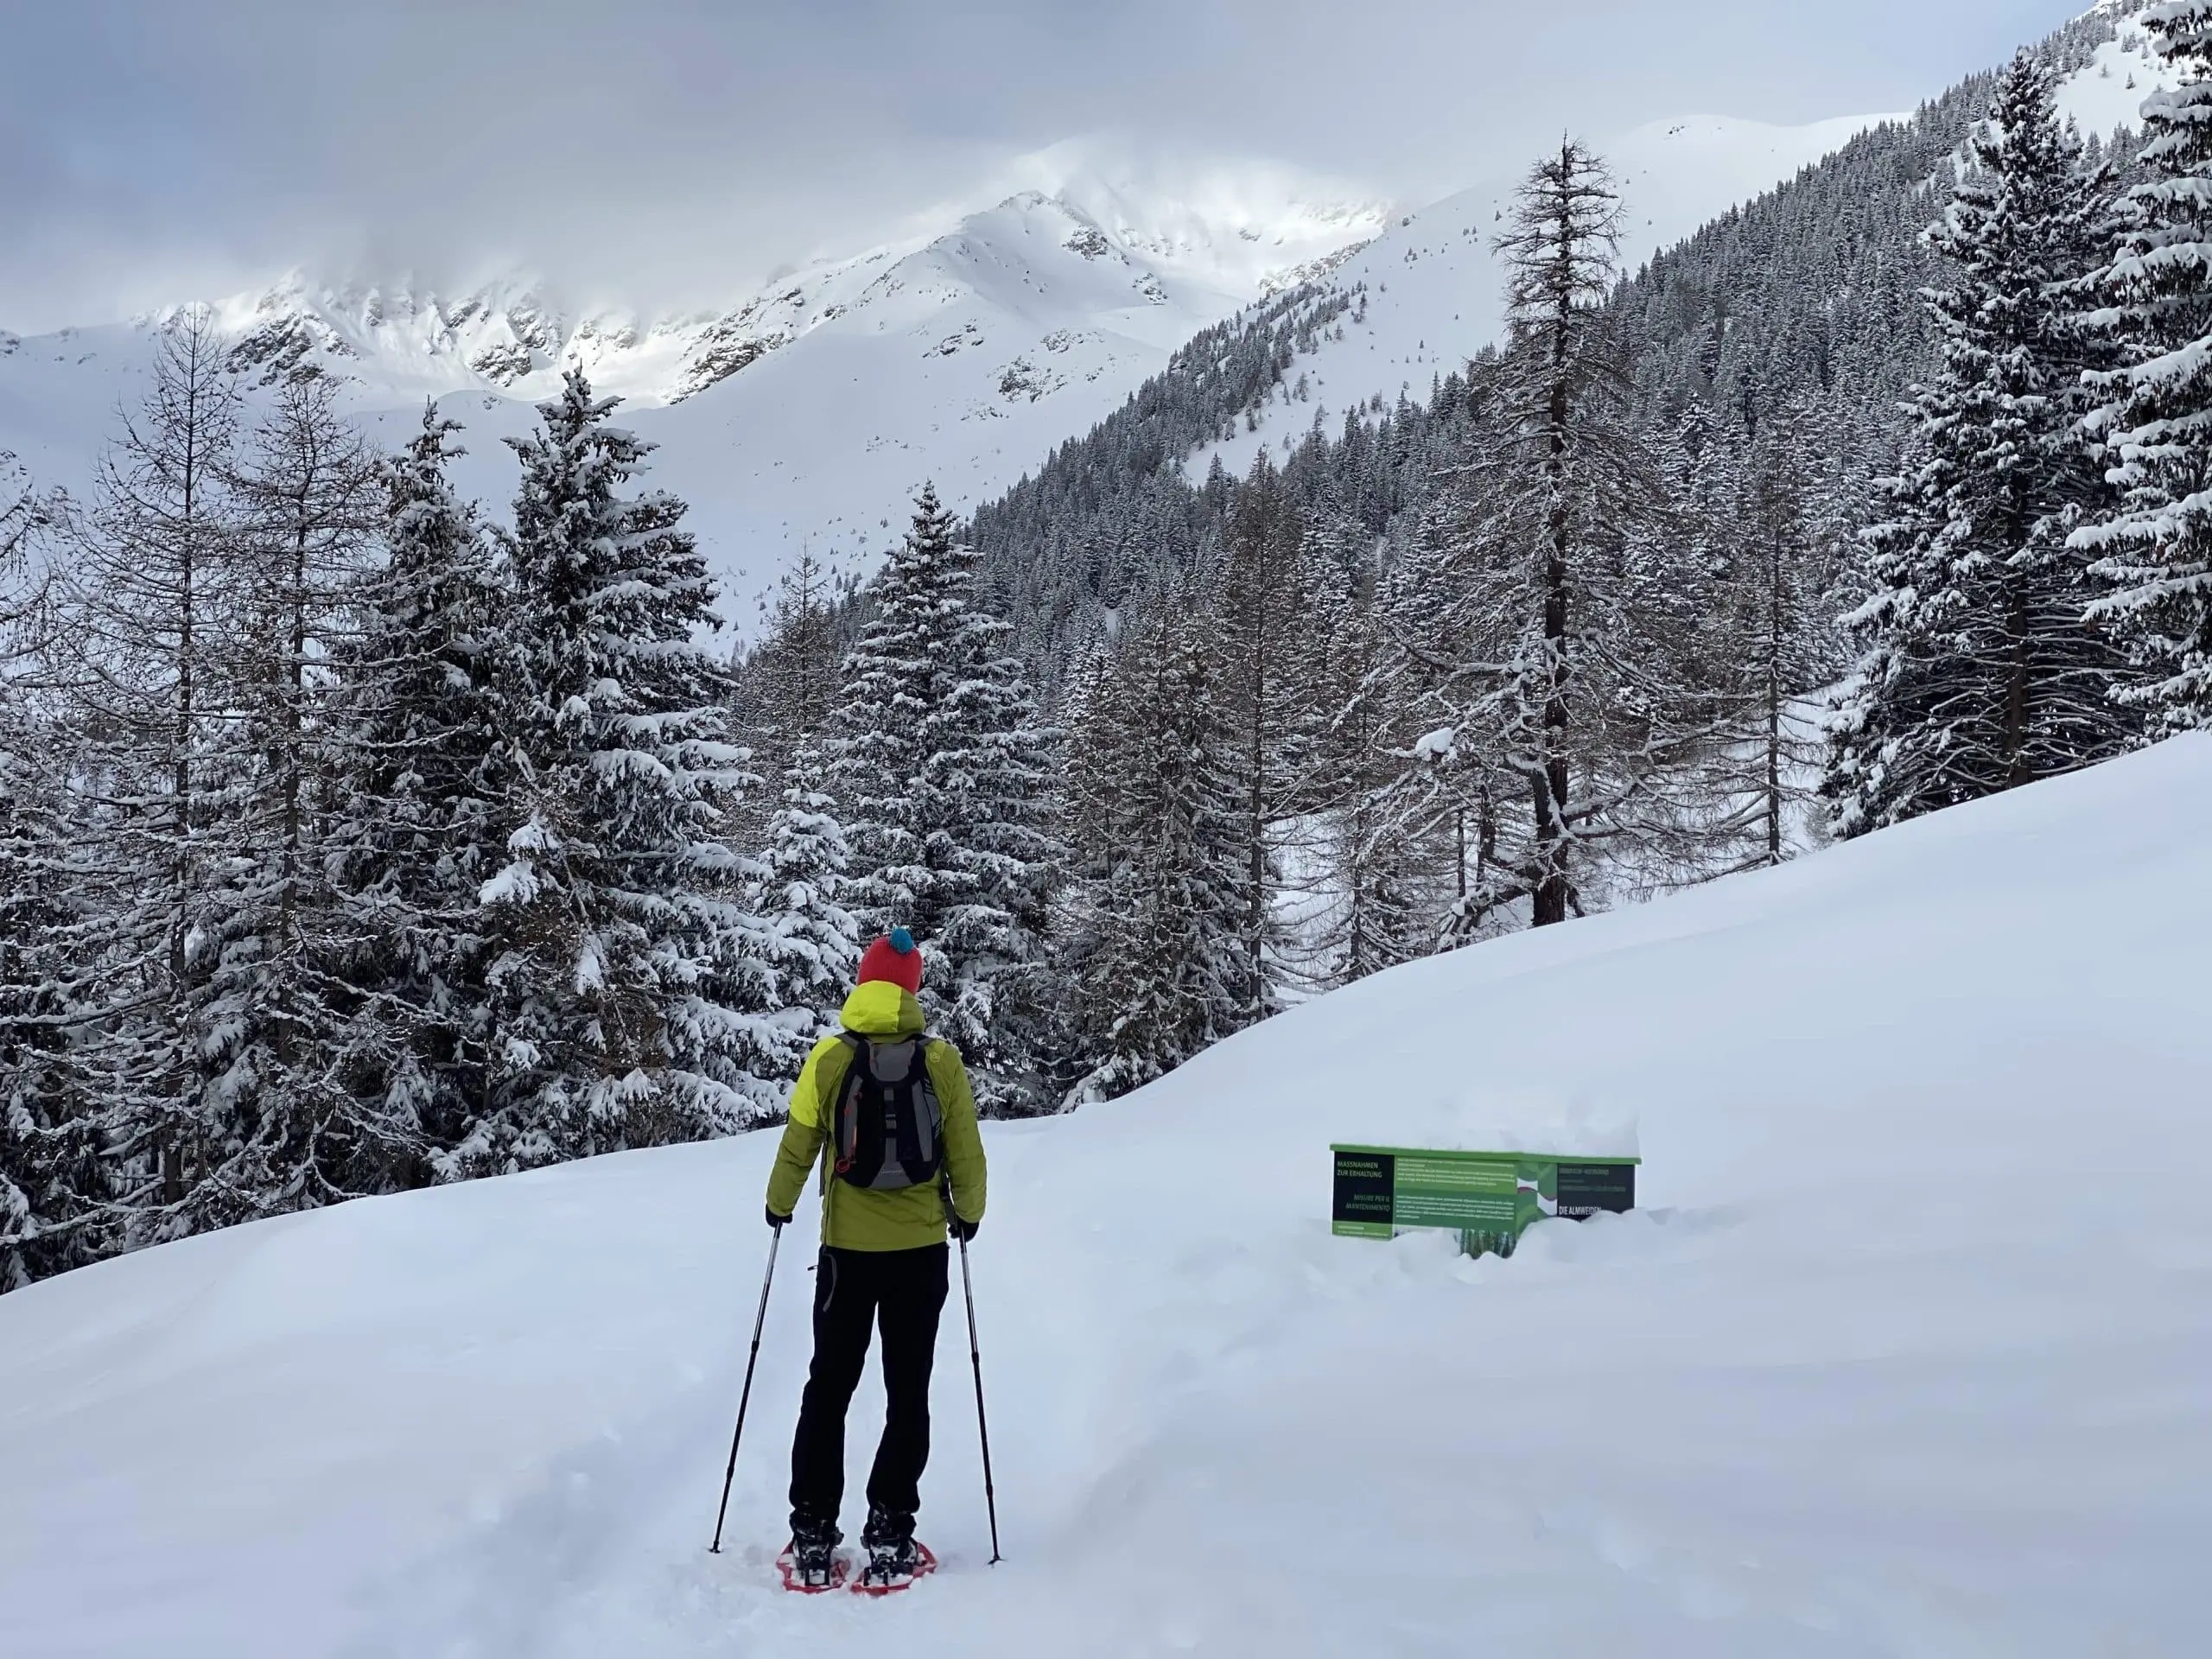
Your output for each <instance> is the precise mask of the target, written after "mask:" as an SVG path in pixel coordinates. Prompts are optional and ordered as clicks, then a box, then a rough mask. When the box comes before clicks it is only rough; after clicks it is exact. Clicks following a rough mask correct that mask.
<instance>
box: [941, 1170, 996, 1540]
mask: <svg viewBox="0 0 2212 1659" xmlns="http://www.w3.org/2000/svg"><path fill="white" fill-rule="evenodd" d="M944 1207H945V1209H946V1210H947V1211H952V1196H951V1194H950V1193H949V1192H948V1193H947V1194H946V1195H945V1201H944ZM954 1213H956V1215H957V1212H954ZM953 1231H954V1232H955V1233H956V1234H957V1236H958V1237H959V1239H960V1289H961V1293H962V1294H963V1295H964V1296H965V1297H966V1298H967V1300H968V1363H969V1364H970V1365H972V1366H974V1367H975V1370H976V1434H977V1435H978V1436H979V1437H980V1438H981V1439H982V1443H983V1507H984V1509H985V1510H988V1512H989V1514H990V1517H991V1565H992V1566H993V1567H996V1566H997V1565H998V1564H999V1497H998V1493H997V1491H995V1490H994V1489H993V1487H992V1485H991V1426H990V1424H989V1423H988V1422H987V1421H985V1420H984V1417H983V1356H982V1351H980V1350H979V1349H978V1348H977V1347H976V1281H974V1280H973V1279H972V1278H970V1277H969V1274H968V1235H967V1234H965V1233H963V1232H961V1231H960V1230H959V1229H958V1228H957V1226H956V1227H955V1228H954V1229H953Z"/></svg>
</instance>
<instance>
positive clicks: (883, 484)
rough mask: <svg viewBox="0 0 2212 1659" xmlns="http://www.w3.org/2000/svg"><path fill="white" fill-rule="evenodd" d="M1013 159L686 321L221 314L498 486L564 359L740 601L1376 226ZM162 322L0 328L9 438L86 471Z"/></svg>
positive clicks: (957, 491) (47, 463)
mask: <svg viewBox="0 0 2212 1659" xmlns="http://www.w3.org/2000/svg"><path fill="white" fill-rule="evenodd" d="M1010 171H1011V175H1012V178H1013V181H1015V182H1019V183H1021V184H1023V185H1024V186H1025V187H1026V188H1021V189H1020V190H1018V191H1016V192H1015V193H1014V194H1012V195H1009V196H1007V197H1006V198H1005V199H1003V200H1000V201H999V202H998V203H997V204H996V205H995V206H994V207H988V208H986V209H984V210H983V211H981V212H976V213H967V214H965V215H950V216H945V219H944V223H943V224H942V225H940V226H933V227H932V228H931V230H929V231H927V232H923V233H919V234H916V235H912V236H909V237H907V238H904V239H903V240H896V241H893V242H888V243H886V244H884V245H880V246H877V247H875V248H873V249H870V250H868V251H864V252H862V253H861V254H858V255H855V256H854V257H848V258H842V259H838V260H834V261H829V262H826V263H823V264H816V265H813V266H810V267H809V268H807V269H805V270H800V271H798V272H795V273H792V274H791V275H789V276H787V277H782V278H779V280H778V281H776V282H774V283H770V284H769V285H768V286H767V287H766V289H763V290H762V291H761V292H760V293H758V294H755V295H753V296H748V297H747V298H745V299H743V300H742V301H741V302H736V303H734V304H733V305H731V306H730V307H728V308H725V309H722V310H720V311H715V312H709V313H707V314H703V315H692V316H672V317H658V318H656V317H650V316H641V315H632V314H631V313H628V312H625V311H622V310H620V309H606V308H597V309H594V308H585V307H579V306H575V305H573V304H570V303H568V302H564V301H563V299H562V298H561V297H560V296H558V294H557V291H556V289H554V288H553V287H552V286H550V285H549V284H547V283H542V282H538V281H536V280H531V279H523V278H516V279H511V280H506V281H502V282H497V283H490V284H487V285H485V286H482V287H480V288H477V289H472V290H469V291H467V293H465V294H463V295H461V296H458V297H454V296H447V295H441V294H440V293H438V292H436V291H435V290H433V289H428V288H424V287H421V286H418V285H416V284H413V283H406V282H402V283H391V284H385V285H366V284H350V285H349V284H334V285H333V284H322V283H316V282H315V281H314V280H312V279H311V278H309V277H307V276H305V275H302V274H300V273H295V274H293V275H292V276H290V277H286V278H285V279H284V280H283V281H282V282H280V283H277V284H276V285H275V286H273V287H271V288H270V289H268V290H266V291H264V292H262V293H258V294H253V295H247V296H238V298H235V299H233V300H231V301H227V302H223V303H222V304H221V305H219V306H218V307H217V313H218V316H219V320H220V321H221V323H222V326H223V327H224V330H225V332H226V334H227V335H228V336H229V337H230V338H231V339H232V340H233V341H234V347H233V350H234V355H235V359H236V360H237V361H238V363H239V365H241V366H242V367H244V368H245V369H246V370H247V371H248V372H250V373H251V374H252V375H253V376H255V377H257V378H267V377H270V376H272V375H276V374H279V373H283V372H291V371H295V370H296V369H298V368H301V367H303V366H308V367H314V368H316V369H319V370H321V372H327V373H331V374H335V375H337V376H339V377H340V378H342V379H343V380H344V382H345V383H346V386H347V389H348V392H349V397H350V401H351V403H352V405H353V409H354V410H355V411H356V412H357V413H358V414H359V415H361V416H363V417H364V418H365V420H366V421H367V422H368V423H370V424H371V425H372V427H374V428H375V429H377V430H378V433H379V434H380V435H382V436H383V437H385V439H386V440H387V441H390V442H397V440H398V439H400V438H401V437H402V435H404V433H405V432H407V431H409V430H411V429H412V428H413V427H414V425H415V424H416V422H417V421H418V420H419V418H420V412H421V407H422V400H423V398H424V397H438V398H440V399H441V400H445V401H449V402H450V404H451V407H450V408H449V410H448V412H449V413H451V414H452V415H453V416H454V417H455V418H457V419H460V420H461V421H463V422H464V423H466V424H467V426H468V427H469V429H470V430H471V434H472V436H471V439H470V447H471V449H472V451H473V454H474V461H473V464H472V465H470V466H468V467H465V468H464V471H463V481H464V483H465V484H466V485H467V486H469V487H470V488H472V489H473V490H474V491H475V492H476V493H480V495H481V496H483V497H484V498H485V499H488V500H491V501H494V502H499V503H504V501H505V498H506V496H507V495H508V493H510V492H511V490H512V482H513V469H512V464H511V463H510V462H509V461H508V458H507V456H506V454H505V451H504V448H503V447H502V446H501V445H500V443H499V439H500V438H501V437H505V436H509V435H514V434H516V433H518V432H520V431H522V430H524V429H526V428H527V427H528V426H529V424H530V423H531V420H532V418H533V417H532V414H531V404H532V402H533V401H534V400H536V399H537V398H541V397H545V396H547V395H549V394H550V392H551V391H553V390H555V389H556V387H557V385H558V384H559V380H560V375H561V372H562V370H563V365H566V364H568V363H570V362H576V363H581V364H582V365H583V366H584V367H585V368H586V369H587V370H588V372H590V373H591V375H592V377H593V380H594V385H595V387H597V388H598V389H599V390H600V391H603V392H609V393H613V394H616V395H620V396H622V397H626V399H628V400H629V402H630V404H631V409H630V411H629V418H630V419H631V420H632V423H633V424H635V425H636V426H637V427H638V428H639V429H641V430H642V431H643V432H645V435H648V436H651V437H652V438H653V439H655V440H656V441H658V442H663V443H664V445H665V446H666V451H667V453H666V454H665V455H664V457H663V460H662V462H661V467H662V473H661V477H660V479H659V480H658V481H660V482H662V483H663V484H664V485H666V486H668V487H671V488H672V489H674V490H676V491H677V493H680V494H682V495H684V496H685V497H686V498H687V499H691V500H693V501H694V502H695V504H696V507H697V509H698V512H697V518H696V524H697V527H698V529H699V531H700V533H701V536H702V539H703V540H704V541H705V542H706V543H707V544H708V547H709V553H710V556H716V557H717V558H718V561H719V563H720V566H721V569H722V571H723V574H724V575H726V576H727V577H728V578H729V579H730V580H731V582H733V584H734V586H735V587H736V588H738V589H739V591H740V592H741V593H742V592H747V591H750V589H751V588H753V587H756V586H759V585H760V584H761V583H762V582H766V581H767V580H769V579H770V578H772V575H774V573H775V571H776V569H778V568H779V565H780V562H781V560H782V559H783V557H784V556H785V555H786V553H788V552H790V551H792V550H794V549H795V544H796V543H797V542H798V541H799V540H802V539H811V540H813V541H814V542H815V543H816V544H817V550H818V551H821V552H823V553H825V554H828V555H830V556H836V555H837V554H840V553H858V552H859V551H861V550H863V549H867V550H873V549H874V547H876V546H878V545H880V543H881V541H882V539H883V537H882V530H883V528H884V525H883V521H884V520H885V519H887V518H888V519H891V520H892V521H893V522H896V521H898V520H899V519H900V518H902V517H903V513H904V508H905V504H906V501H907V499H909V498H910V497H911V495H912V493H913V491H914V490H915V489H916V488H917V487H918V486H919V485H920V483H921V481H922V480H924V479H925V478H926V477H930V476H933V475H934V476H936V477H938V479H939V480H941V481H942V482H943V484H944V486H945V487H946V489H947V491H948V493H950V494H952V495H954V496H955V498H956V499H966V498H967V497H969V496H970V495H972V494H973V493H976V491H979V490H984V489H992V488H998V487H1002V486H1003V485H1004V484H1006V483H1008V482H1011V481H1012V480H1013V479H1014V477H1016V476H1018V474H1019V472H1020V468H1021V467H1023V466H1024V465H1025V464H1027V463H1028V462H1030V461H1033V459H1034V458H1035V457H1037V456H1039V455H1041V454H1044V453H1046V451H1047V450H1049V449H1050V448H1051V447H1052V445H1053V444H1054V443H1057V442H1059V441H1060V440H1061V439H1062V438H1064V437H1065V436H1067V435H1069V434H1071V433H1073V432H1077V431H1081V430H1084V429H1086V428H1087V427H1089V426H1090V425H1092V424H1093V423H1096V421H1097V420H1099V419H1100V418H1101V417H1102V416H1104V415H1105V414H1106V413H1107V412H1108V411H1109V410H1111V409H1112V408H1113V407H1114V406H1115V404H1117V403H1119V402H1120V401H1121V400H1122V398H1123V397H1126V396H1127V395H1128V392H1129V391H1130V390H1131V389H1132V388H1133V387H1135V385H1138V384H1140V383H1141V382H1142V381H1143V380H1144V379H1145V378H1147V377H1148V376H1150V375H1152V374H1154V373H1155V372H1158V371H1159V370H1160V368H1161V367H1162V366H1164V365H1165V364H1166V361H1167V359H1168V355H1169V353H1171V352H1172V351H1173V349H1174V347H1175V346H1178V345H1179V344H1180V343H1182V342H1183V341H1184V340H1187V339H1189V338H1190V337H1191V336H1192V334H1195V333H1197V332H1198V330H1199V329H1201V328H1203V327H1205V326H1206V325H1208V324H1209V323H1211V322H1213V321H1217V320H1218V319H1219V318H1221V317H1223V316H1225V315H1229V314H1230V313H1231V312H1233V311H1235V310H1236V308H1238V307H1239V306H1240V305H1243V304H1244V303H1245V302H1248V301H1249V300H1252V299H1254V298H1255V297H1257V296H1261V295H1263V294H1265V293H1268V292H1270V291H1273V290H1274V289H1276V288H1279V287H1281V286H1283V285H1286V284H1289V283H1295V282H1298V281H1301V280H1304V279H1306V278H1308V277H1312V276H1313V275H1314V274H1316V273H1317V272H1318V271H1319V270H1324V269H1325V268H1326V267H1327V266H1328V265H1329V264H1331V263H1332V262H1333V261H1334V260H1336V259H1337V258H1338V257H1341V256H1342V255H1343V254H1344V251H1346V250H1347V249H1348V248H1350V247H1351V246H1354V245H1357V243H1358V242H1360V241H1362V240H1363V239H1364V238H1368V237H1370V236H1372V235H1373V234H1374V233H1375V232H1376V231H1377V230H1378V229H1380V228H1381V226H1383V224H1384V223H1385V222H1386V220H1387V218H1388V208H1387V207H1386V206H1384V205H1381V204H1378V203H1376V202H1374V201H1371V200H1362V199H1361V198H1360V197H1359V195H1358V194H1357V192H1354V191H1351V190H1349V189H1347V188H1344V187H1341V186H1338V185H1336V184H1333V183H1332V182H1330V181H1324V180H1318V179H1314V178H1312V177H1309V176H1304V175H1297V174H1294V173H1292V172H1290V171H1288V170H1287V169H1284V168H1279V167H1275V166H1273V165H1269V164H1265V163H1246V162H1238V163H1206V164H1195V163H1193V164H1185V165H1183V166H1179V167H1170V166H1167V165H1166V164H1164V163H1160V162H1154V161H1149V160H1147V159H1145V158H1143V157H1141V156H1136V155H1135V154H1133V153H1130V152H1128V151H1127V150H1126V149H1116V148H1115V147H1113V146H1110V145H1107V144H1104V143H1080V144H1069V145H1063V146H1059V147H1057V148H1056V149H1053V150H1050V151H1046V152H1044V153H1042V154H1040V155H1039V156H1030V157H1027V158H1024V159H1023V160H1021V161H1020V162H1018V163H1016V164H1015V165H1014V167H1013V168H1011V169H1010ZM154 321H155V320H153V319H147V320H142V321H140V322H138V323H137V324H135V325H132V324H115V325H108V326H105V327H89V328H83V329H69V330H65V331H62V332H61V333H60V334H50V335H44V336H37V337H33V338H29V339H17V338H16V337H15V336H12V335H0V450H12V451H15V452H16V453H17V454H19V455H20V456H21V457H22V461H24V463H25V464H26V465H28V466H29V467H31V468H32V470H33V471H34V472H35V474H37V475H38V476H39V477H41V479H43V480H46V481H47V482H48V483H56V484H60V485H63V486H67V487H71V488H75V489H81V488H82V487H83V486H84V485H85V482H86V480H87V479H88V478H89V476H90V474H91V470H92V460H93V458H94V456H95V455H96V454H97V453H98V450H99V445H100V442H102V440H103V438H104V437H105V435H106V434H107V433H109V432H110V431H111V430H112V429H113V428H114V426H115V424H116V422H115V410H116V407H117V404H118V402H124V403H127V402H129V401H130V400H132V399H133V398H135V397H137V396H138V395H140V393H141V392H142V391H143V376H144V369H145V364H146V361H147V357H148V352H149V329H150V327H152V325H153V322H154Z"/></svg>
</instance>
